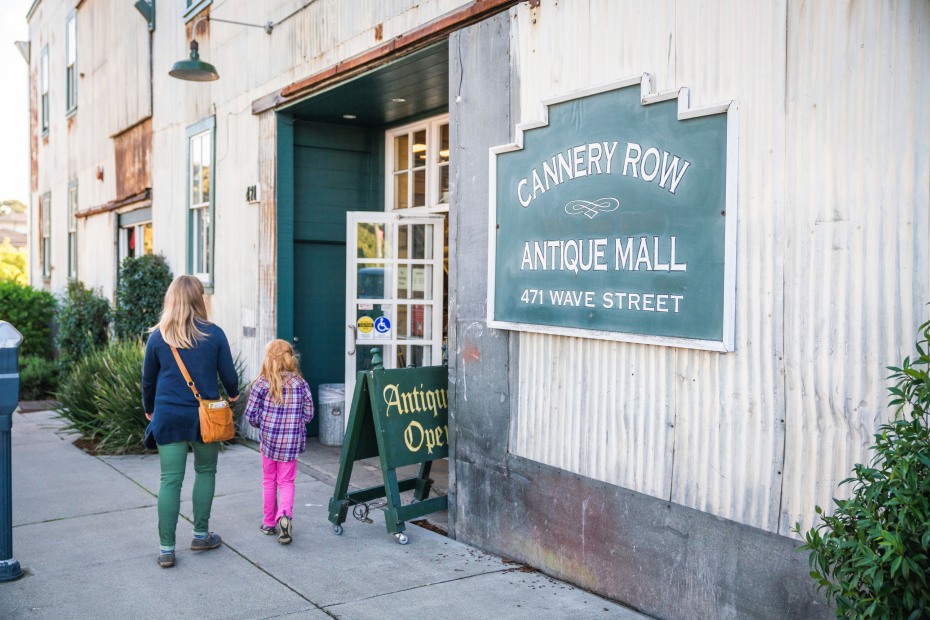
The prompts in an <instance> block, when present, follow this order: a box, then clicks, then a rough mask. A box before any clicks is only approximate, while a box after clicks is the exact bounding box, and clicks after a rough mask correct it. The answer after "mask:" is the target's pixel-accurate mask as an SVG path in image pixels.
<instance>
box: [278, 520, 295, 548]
mask: <svg viewBox="0 0 930 620" xmlns="http://www.w3.org/2000/svg"><path fill="white" fill-rule="evenodd" d="M278 527H280V528H281V534H280V535H279V536H278V542H279V543H281V544H282V545H289V544H290V543H291V540H292V539H291V518H290V517H289V516H287V515H281V517H280V518H279V519H278Z"/></svg>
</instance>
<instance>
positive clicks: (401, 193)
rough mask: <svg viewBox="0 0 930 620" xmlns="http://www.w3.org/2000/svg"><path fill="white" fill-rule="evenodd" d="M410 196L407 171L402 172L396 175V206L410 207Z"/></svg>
mask: <svg viewBox="0 0 930 620" xmlns="http://www.w3.org/2000/svg"><path fill="white" fill-rule="evenodd" d="M409 206H410V205H409V198H408V194H407V173H406V172H402V173H400V174H397V175H394V208H395V209H406V208H407V207H409Z"/></svg>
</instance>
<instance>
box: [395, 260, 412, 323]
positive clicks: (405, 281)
mask: <svg viewBox="0 0 930 620" xmlns="http://www.w3.org/2000/svg"><path fill="white" fill-rule="evenodd" d="M409 287H410V266H409V265H398V266H397V298H398V299H407V298H408V297H409V296H408V295H407V289H408V288H409ZM398 316H400V315H398ZM398 320H399V319H398Z"/></svg>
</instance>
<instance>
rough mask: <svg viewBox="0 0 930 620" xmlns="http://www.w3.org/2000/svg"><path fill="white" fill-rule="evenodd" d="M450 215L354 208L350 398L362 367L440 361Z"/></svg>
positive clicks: (349, 254)
mask: <svg viewBox="0 0 930 620" xmlns="http://www.w3.org/2000/svg"><path fill="white" fill-rule="evenodd" d="M444 226H445V218H444V217H443V216H441V215H420V216H404V215H401V214H398V213H372V212H350V213H348V214H347V230H346V241H347V244H346V248H347V251H346V349H345V384H346V386H345V388H346V401H347V402H351V399H352V395H353V394H354V391H355V374H356V372H358V371H359V370H371V369H373V368H377V367H383V368H407V367H411V366H437V365H440V364H442V340H443V318H442V317H443V279H444V274H443V259H444V242H443V237H444Z"/></svg>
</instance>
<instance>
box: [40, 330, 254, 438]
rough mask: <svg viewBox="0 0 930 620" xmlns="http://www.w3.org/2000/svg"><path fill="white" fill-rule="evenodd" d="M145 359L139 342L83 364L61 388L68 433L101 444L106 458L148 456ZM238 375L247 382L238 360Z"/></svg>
mask: <svg viewBox="0 0 930 620" xmlns="http://www.w3.org/2000/svg"><path fill="white" fill-rule="evenodd" d="M144 356H145V349H144V347H143V345H142V343H141V342H140V341H138V340H129V341H121V342H115V343H112V344H110V345H109V346H107V347H105V348H103V349H98V350H97V351H94V352H93V353H91V354H89V355H87V356H86V357H83V358H81V359H80V360H79V361H78V362H76V363H75V364H74V365H73V366H72V367H71V368H70V372H69V373H68V375H67V376H66V377H65V378H64V379H63V380H62V382H61V387H60V389H59V390H58V393H57V394H56V396H57V400H58V401H59V403H60V406H59V407H58V409H57V411H58V413H59V415H61V417H63V418H64V419H66V420H67V421H68V426H67V428H69V429H73V430H75V431H77V432H78V433H80V434H81V436H82V437H84V438H86V439H90V440H94V441H97V442H99V443H97V446H96V449H97V451H98V452H100V453H103V454H126V453H133V452H141V451H142V450H143V447H142V439H143V437H144V436H145V427H146V425H147V424H148V420H146V419H145V411H144V409H143V407H142V361H143V358H144ZM236 369H237V371H239V376H240V381H241V377H242V372H241V371H242V362H241V359H240V358H238V357H237V358H236ZM244 388H245V386H244V385H243V386H242V387H241V388H240V392H241V391H242V390H243V389H244ZM240 403H241V405H240ZM244 404H245V403H244V401H243V400H242V399H241V398H240V400H239V401H237V403H235V405H239V406H241V407H244Z"/></svg>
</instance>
